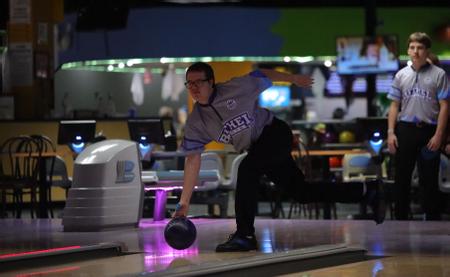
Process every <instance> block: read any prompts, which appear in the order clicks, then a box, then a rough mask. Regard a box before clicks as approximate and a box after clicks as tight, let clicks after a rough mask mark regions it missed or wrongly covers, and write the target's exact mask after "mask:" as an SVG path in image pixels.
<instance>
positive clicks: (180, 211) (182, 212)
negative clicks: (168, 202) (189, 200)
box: [172, 203, 189, 218]
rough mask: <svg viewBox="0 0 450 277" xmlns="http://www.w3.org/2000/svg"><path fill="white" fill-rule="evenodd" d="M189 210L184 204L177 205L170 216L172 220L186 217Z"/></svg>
mask: <svg viewBox="0 0 450 277" xmlns="http://www.w3.org/2000/svg"><path fill="white" fill-rule="evenodd" d="M188 210H189V206H188V205H186V204H181V203H178V204H177V205H176V207H175V212H174V213H173V214H172V218H175V217H186V216H187V213H188Z"/></svg>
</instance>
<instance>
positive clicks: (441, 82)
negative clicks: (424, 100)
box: [436, 72, 450, 100]
mask: <svg viewBox="0 0 450 277" xmlns="http://www.w3.org/2000/svg"><path fill="white" fill-rule="evenodd" d="M436 92H437V93H436V95H437V98H438V100H444V99H449V98H450V91H449V87H448V79H447V76H446V74H445V72H442V74H439V77H438V80H437V91H436Z"/></svg>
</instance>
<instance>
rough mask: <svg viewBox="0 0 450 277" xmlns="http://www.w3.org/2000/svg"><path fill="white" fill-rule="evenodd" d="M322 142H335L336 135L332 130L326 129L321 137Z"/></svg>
mask: <svg viewBox="0 0 450 277" xmlns="http://www.w3.org/2000/svg"><path fill="white" fill-rule="evenodd" d="M322 142H323V143H335V142H337V135H336V133H334V132H330V131H327V132H325V134H324V135H323V137H322Z"/></svg>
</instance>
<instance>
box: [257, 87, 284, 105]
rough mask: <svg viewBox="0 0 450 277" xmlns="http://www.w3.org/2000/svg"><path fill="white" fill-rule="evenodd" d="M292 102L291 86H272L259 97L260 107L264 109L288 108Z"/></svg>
mask: <svg viewBox="0 0 450 277" xmlns="http://www.w3.org/2000/svg"><path fill="white" fill-rule="evenodd" d="M290 100H291V88H290V87H289V86H277V85H275V86H271V87H270V88H268V89H266V90H265V91H263V92H262V93H261V94H260V95H259V105H260V106H261V107H264V108H268V109H271V108H275V109H278V108H286V107H289V104H290Z"/></svg>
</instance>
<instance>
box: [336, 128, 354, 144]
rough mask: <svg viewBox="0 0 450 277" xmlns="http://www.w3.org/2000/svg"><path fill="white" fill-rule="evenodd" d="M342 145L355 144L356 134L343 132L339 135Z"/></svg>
mask: <svg viewBox="0 0 450 277" xmlns="http://www.w3.org/2000/svg"><path fill="white" fill-rule="evenodd" d="M339 142H340V143H353V142H355V134H354V133H353V132H350V131H342V132H341V133H340V134H339Z"/></svg>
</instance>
